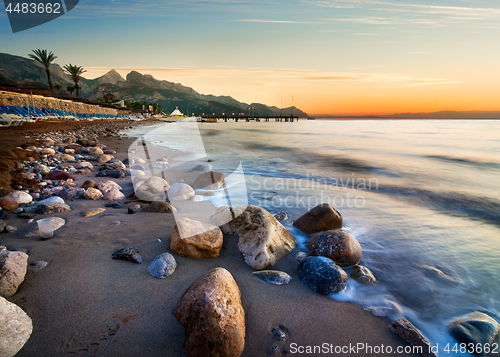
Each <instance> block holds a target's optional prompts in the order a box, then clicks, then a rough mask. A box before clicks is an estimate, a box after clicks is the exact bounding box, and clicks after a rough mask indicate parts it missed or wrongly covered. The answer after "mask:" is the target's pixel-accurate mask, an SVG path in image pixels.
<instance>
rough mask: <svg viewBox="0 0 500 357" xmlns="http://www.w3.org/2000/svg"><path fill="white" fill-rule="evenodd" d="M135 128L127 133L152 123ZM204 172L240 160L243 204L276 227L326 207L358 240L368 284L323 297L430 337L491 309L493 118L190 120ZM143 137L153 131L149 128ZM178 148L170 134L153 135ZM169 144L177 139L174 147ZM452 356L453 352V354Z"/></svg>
mask: <svg viewBox="0 0 500 357" xmlns="http://www.w3.org/2000/svg"><path fill="white" fill-rule="evenodd" d="M164 125H170V124H163V123H162V124H157V125H153V126H142V127H136V128H134V129H131V130H130V131H129V135H131V136H140V135H141V134H144V133H145V132H150V133H154V131H153V130H155V128H158V127H159V126H164ZM198 127H199V131H200V134H201V137H202V140H203V144H204V147H205V151H206V155H207V157H208V158H209V159H212V160H215V161H213V162H212V165H213V167H214V170H217V171H222V172H224V173H225V174H226V175H230V174H231V172H232V171H233V170H234V169H235V164H234V162H241V164H242V167H243V170H244V173H245V180H246V187H247V192H246V194H247V196H248V201H249V204H254V205H258V206H261V207H264V208H266V209H267V210H268V211H269V212H271V213H273V214H274V213H277V212H280V211H284V212H286V213H287V214H288V216H289V219H288V220H287V221H284V222H283V225H284V226H285V227H286V228H287V229H288V230H289V231H290V232H291V233H292V234H293V235H294V237H295V239H296V240H297V243H298V246H299V249H300V250H303V251H307V242H308V240H309V236H308V235H305V234H303V233H302V232H300V231H299V230H297V229H296V228H295V227H293V226H292V223H293V221H294V220H295V219H297V218H298V217H300V216H301V215H302V214H304V213H305V212H307V211H308V210H309V209H311V208H312V207H314V206H316V205H317V204H319V203H323V202H326V203H330V204H332V206H334V207H335V208H336V209H337V210H338V211H340V212H341V214H342V216H343V217H344V226H345V230H347V231H348V232H349V233H350V234H351V235H353V236H354V237H355V238H356V239H357V240H358V241H359V242H360V244H361V246H362V248H363V256H362V259H361V262H360V264H362V265H364V266H366V267H368V268H369V269H370V270H371V271H372V272H373V274H374V275H375V276H376V278H377V280H378V282H377V283H376V284H374V285H360V284H357V283H356V282H354V281H352V280H349V282H348V287H347V289H346V290H345V291H344V292H342V293H339V294H337V295H334V296H332V298H333V299H335V300H343V301H351V302H354V303H357V304H359V305H361V306H363V307H381V306H382V307H383V306H386V307H387V306H394V305H393V304H396V305H397V306H399V307H400V308H401V311H400V312H398V311H395V312H394V314H392V315H391V316H389V317H390V318H392V319H396V318H398V317H402V316H404V317H407V318H408V319H409V320H410V321H411V322H412V323H414V324H415V325H416V326H417V327H418V328H419V329H420V330H421V331H422V332H423V334H424V335H425V336H426V337H427V338H428V340H429V341H430V343H431V344H432V345H436V344H439V354H441V355H443V356H444V355H454V353H453V352H452V351H450V353H449V354H448V353H445V352H443V348H444V347H445V346H446V344H450V346H453V345H454V344H455V343H456V341H454V340H453V339H452V338H451V336H450V335H449V334H448V332H447V325H448V324H449V323H450V322H451V321H453V320H454V319H456V318H459V317H462V316H465V315H467V314H469V313H470V312H473V311H482V312H485V313H487V314H489V315H490V316H493V317H494V318H496V319H497V320H499V316H500V303H499V301H500V121H492V120H484V121H483V120H468V121H467V120H461V121H453V120H397V121H396V120H335V121H329V120H328V121H327V120H315V121H305V120H304V121H302V120H301V121H299V122H293V123H290V122H286V123H284V122H280V123H276V122H241V121H240V122H237V123H236V122H232V121H230V122H227V123H223V122H219V123H200V124H198ZM167 133H168V131H167ZM153 137H154V136H153ZM156 139H157V140H156V141H157V143H158V144H159V145H163V146H166V147H170V148H173V149H176V150H182V138H179V137H178V135H177V136H176V137H168V134H167V135H165V131H162V136H161V137H158V138H156ZM179 145H180V146H181V147H179ZM458 354H459V355H460V353H458Z"/></svg>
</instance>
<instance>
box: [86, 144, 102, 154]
mask: <svg viewBox="0 0 500 357" xmlns="http://www.w3.org/2000/svg"><path fill="white" fill-rule="evenodd" d="M87 152H88V153H89V155H94V156H99V155H103V154H104V152H103V151H102V150H101V148H98V147H94V146H90V147H88V148H87Z"/></svg>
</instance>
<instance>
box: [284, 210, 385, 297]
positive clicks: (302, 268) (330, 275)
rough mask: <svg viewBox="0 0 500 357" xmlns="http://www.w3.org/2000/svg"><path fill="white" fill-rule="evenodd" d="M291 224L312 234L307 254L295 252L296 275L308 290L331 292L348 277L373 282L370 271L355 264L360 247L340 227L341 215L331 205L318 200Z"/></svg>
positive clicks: (343, 285)
mask: <svg viewBox="0 0 500 357" xmlns="http://www.w3.org/2000/svg"><path fill="white" fill-rule="evenodd" d="M293 225H294V226H295V227H296V228H298V229H299V230H300V231H302V232H303V233H306V234H314V235H313V236H312V237H311V238H310V240H309V244H308V246H309V256H308V255H307V254H305V253H303V254H300V253H299V254H298V255H297V260H298V261H299V266H298V275H299V279H300V280H301V281H302V282H303V283H305V284H306V285H307V286H309V287H310V288H311V289H312V290H314V291H316V292H318V293H320V294H323V295H331V294H335V293H338V292H340V291H343V290H344V289H345V288H346V286H347V285H346V284H347V280H348V274H347V273H346V271H345V270H344V269H343V268H350V269H349V270H351V274H350V277H351V278H352V279H354V280H356V281H357V282H358V283H361V284H373V283H375V282H376V279H375V277H374V275H373V274H372V273H371V271H370V270H369V269H368V268H367V267H364V266H361V265H358V263H359V261H360V260H361V255H362V249H361V245H360V244H359V242H358V241H357V240H356V239H355V238H354V237H353V236H351V235H350V234H349V233H347V232H346V231H344V230H342V228H343V218H342V215H341V214H340V213H339V212H338V211H337V210H336V209H335V208H333V207H332V206H331V205H329V204H327V203H324V204H320V205H318V206H316V207H314V208H312V209H311V210H309V211H308V212H306V213H305V214H304V215H302V216H301V217H299V218H298V219H297V220H296V221H295V222H293Z"/></svg>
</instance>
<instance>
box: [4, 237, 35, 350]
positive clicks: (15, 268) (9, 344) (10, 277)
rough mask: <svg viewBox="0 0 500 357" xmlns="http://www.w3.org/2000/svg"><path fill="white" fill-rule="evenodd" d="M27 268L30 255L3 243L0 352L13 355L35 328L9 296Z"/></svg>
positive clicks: (22, 279)
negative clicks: (10, 248)
mask: <svg viewBox="0 0 500 357" xmlns="http://www.w3.org/2000/svg"><path fill="white" fill-rule="evenodd" d="M27 268H28V255H27V254H26V253H23V252H18V251H9V250H7V248H6V247H5V246H0V356H6V357H12V356H14V355H15V354H16V353H17V352H18V351H19V350H20V349H21V348H22V347H23V346H24V344H25V343H26V341H28V339H29V337H30V336H31V332H32V331H33V325H32V321H31V319H30V317H29V316H28V315H27V314H26V313H25V312H24V311H23V310H22V309H21V308H20V307H18V306H17V305H15V304H13V303H11V302H9V301H7V300H6V298H8V297H11V296H12V295H14V294H15V293H16V292H17V289H18V287H19V285H21V283H22V282H23V281H24V277H25V275H26V272H27Z"/></svg>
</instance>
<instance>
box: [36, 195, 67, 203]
mask: <svg viewBox="0 0 500 357" xmlns="http://www.w3.org/2000/svg"><path fill="white" fill-rule="evenodd" d="M37 203H38V204H39V205H47V204H51V203H65V202H64V200H63V199H62V198H61V197H59V196H51V197H49V198H46V199H44V200H41V201H38V202H37Z"/></svg>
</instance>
